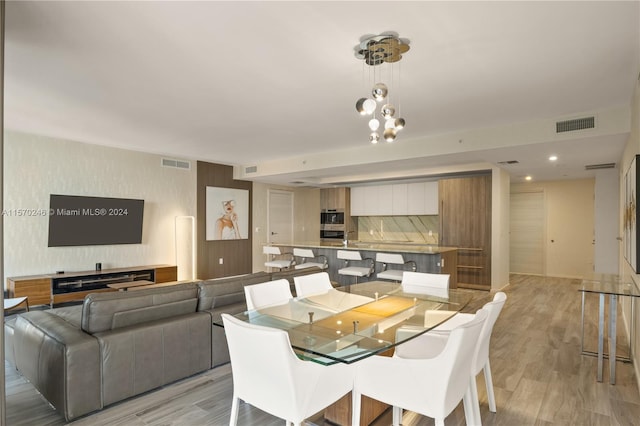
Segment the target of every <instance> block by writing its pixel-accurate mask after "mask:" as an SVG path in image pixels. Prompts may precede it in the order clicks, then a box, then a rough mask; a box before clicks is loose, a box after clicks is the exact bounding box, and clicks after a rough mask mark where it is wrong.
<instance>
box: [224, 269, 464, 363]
mask: <svg viewBox="0 0 640 426" xmlns="http://www.w3.org/2000/svg"><path fill="white" fill-rule="evenodd" d="M432 293H433V292H429V291H428V290H425V291H421V290H420V289H416V288H412V289H411V292H405V291H403V290H402V287H401V286H400V284H395V283H390V282H381V281H372V282H366V283H361V284H352V285H349V286H343V287H338V288H337V289H331V290H329V291H327V292H326V293H321V294H316V295H310V296H306V297H302V298H294V299H290V300H289V301H288V302H287V303H284V304H281V305H275V306H268V307H264V308H261V309H257V310H252V311H246V312H243V313H240V314H237V315H235V317H236V318H239V319H241V320H243V321H246V322H249V323H251V324H257V325H262V326H267V327H273V328H278V329H281V330H285V331H286V332H287V333H288V334H289V340H290V342H291V346H292V347H293V349H294V351H295V352H296V354H297V355H298V356H299V357H300V358H302V359H306V360H311V361H314V362H318V363H321V364H325V365H330V364H334V363H337V362H344V363H352V362H355V361H358V360H360V359H362V358H366V357H368V356H371V355H374V354H376V353H380V352H383V351H385V350H387V349H390V348H392V347H393V346H395V345H397V344H399V343H402V342H404V341H406V340H409V339H411V338H413V337H415V336H417V335H419V334H422V333H424V332H426V331H428V330H430V329H432V328H434V327H436V326H437V325H439V324H441V323H442V322H444V321H446V320H447V319H449V318H451V317H452V316H453V315H455V314H456V313H457V312H458V311H460V310H461V309H462V308H464V307H465V306H466V305H467V304H468V303H469V302H470V301H471V299H472V298H473V293H472V292H470V291H468V290H458V289H455V290H454V289H451V290H448V291H444V292H442V291H440V292H439V293H437V294H432ZM217 325H221V324H219V323H218V324H217Z"/></svg>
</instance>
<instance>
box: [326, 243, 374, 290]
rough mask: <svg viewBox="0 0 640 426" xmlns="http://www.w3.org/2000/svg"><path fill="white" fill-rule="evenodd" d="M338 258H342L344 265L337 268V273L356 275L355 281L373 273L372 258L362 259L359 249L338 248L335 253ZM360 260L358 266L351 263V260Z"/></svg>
mask: <svg viewBox="0 0 640 426" xmlns="http://www.w3.org/2000/svg"><path fill="white" fill-rule="evenodd" d="M336 256H337V258H338V259H341V260H344V267H342V268H340V269H338V275H348V276H351V277H356V283H357V282H358V278H359V277H360V278H362V277H368V276H370V275H371V274H372V273H373V270H374V267H375V264H374V263H373V259H370V258H365V259H363V258H362V256H361V255H360V252H359V251H356V250H338V252H337V253H336ZM354 261H355V262H360V266H358V265H352V264H351V262H354ZM365 262H366V264H367V266H362V265H363V264H365Z"/></svg>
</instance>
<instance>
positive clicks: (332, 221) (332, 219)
mask: <svg viewBox="0 0 640 426" xmlns="http://www.w3.org/2000/svg"><path fill="white" fill-rule="evenodd" d="M320 225H344V210H336V209H323V210H322V211H321V212H320Z"/></svg>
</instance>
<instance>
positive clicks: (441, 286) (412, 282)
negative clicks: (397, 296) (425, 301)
mask: <svg viewBox="0 0 640 426" xmlns="http://www.w3.org/2000/svg"><path fill="white" fill-rule="evenodd" d="M401 285H402V291H405V292H407V293H419V294H430V295H433V296H439V297H448V295H449V274H430V273H426V272H412V271H405V272H404V274H402V282H401Z"/></svg>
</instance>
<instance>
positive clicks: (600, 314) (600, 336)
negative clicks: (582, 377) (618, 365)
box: [597, 293, 615, 382]
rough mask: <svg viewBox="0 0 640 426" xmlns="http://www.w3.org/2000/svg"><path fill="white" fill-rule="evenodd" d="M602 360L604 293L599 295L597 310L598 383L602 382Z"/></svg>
mask: <svg viewBox="0 0 640 426" xmlns="http://www.w3.org/2000/svg"><path fill="white" fill-rule="evenodd" d="M603 359H604V293H600V307H599V308H598V377H597V380H598V381H599V382H601V381H602V364H603V362H602V361H603ZM614 360H615V358H614Z"/></svg>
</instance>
